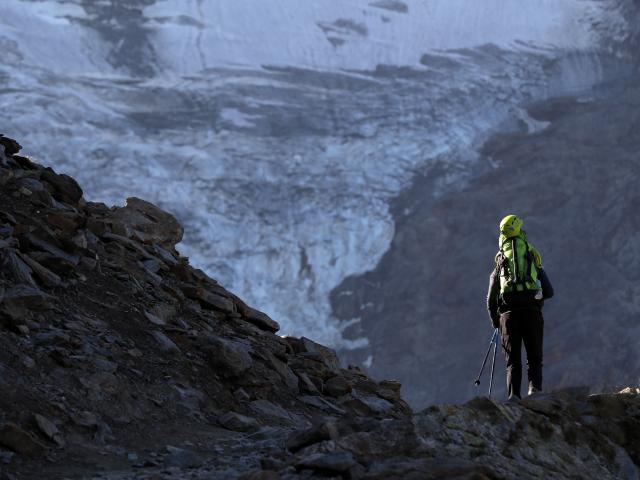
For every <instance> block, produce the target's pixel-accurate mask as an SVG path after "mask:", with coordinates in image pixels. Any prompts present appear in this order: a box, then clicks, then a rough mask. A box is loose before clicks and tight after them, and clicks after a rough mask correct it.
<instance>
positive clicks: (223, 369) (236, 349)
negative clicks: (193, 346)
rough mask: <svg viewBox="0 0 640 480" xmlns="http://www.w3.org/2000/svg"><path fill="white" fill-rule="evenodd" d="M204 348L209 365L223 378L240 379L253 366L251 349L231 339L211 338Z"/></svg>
mask: <svg viewBox="0 0 640 480" xmlns="http://www.w3.org/2000/svg"><path fill="white" fill-rule="evenodd" d="M207 340H208V341H209V345H208V346H206V347H204V348H203V351H204V352H205V355H206V357H207V359H208V361H209V364H210V365H211V366H212V367H213V369H214V371H215V373H216V374H218V375H220V376H221V377H238V376H240V375H242V374H243V373H244V372H246V371H247V370H249V369H250V368H251V367H252V366H253V360H252V358H251V355H250V354H249V352H250V347H249V346H248V345H245V344H244V343H240V342H236V341H233V340H230V339H226V338H221V337H215V336H210V337H208V339H207Z"/></svg>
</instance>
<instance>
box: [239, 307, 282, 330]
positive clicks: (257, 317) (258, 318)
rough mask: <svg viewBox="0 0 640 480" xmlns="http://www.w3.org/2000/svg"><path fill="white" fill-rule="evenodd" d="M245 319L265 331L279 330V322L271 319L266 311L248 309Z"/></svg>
mask: <svg viewBox="0 0 640 480" xmlns="http://www.w3.org/2000/svg"><path fill="white" fill-rule="evenodd" d="M245 319H246V320H247V321H248V322H249V323H252V324H254V325H255V326H256V327H258V328H259V329H261V330H265V331H267V332H272V333H276V332H277V331H278V330H280V324H279V323H278V322H276V321H275V320H272V319H271V318H270V317H269V316H268V315H267V314H266V313H263V312H261V311H259V310H255V309H253V308H250V309H249V312H248V315H247V316H245Z"/></svg>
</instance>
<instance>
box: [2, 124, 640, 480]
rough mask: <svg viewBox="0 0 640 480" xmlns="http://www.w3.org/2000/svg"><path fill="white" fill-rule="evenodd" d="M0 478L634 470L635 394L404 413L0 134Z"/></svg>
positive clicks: (161, 222)
mask: <svg viewBox="0 0 640 480" xmlns="http://www.w3.org/2000/svg"><path fill="white" fill-rule="evenodd" d="M0 145H1V147H0V265H1V269H0V345H1V346H2V348H0V389H1V391H2V395H0V478H1V479H3V480H4V479H7V480H13V479H16V478H20V479H22V478H25V479H29V478H95V479H105V480H106V479H131V478H140V479H142V478H148V479H151V478H153V479H157V478H167V479H169V478H171V479H181V478H203V479H204V478H244V479H276V478H283V479H287V478H291V479H295V478H316V477H318V478H319V477H322V478H326V477H333V478H380V479H382V478H385V479H386V478H421V479H422V478H458V479H463V478H468V479H471V478H475V479H487V478H489V479H493V478H496V479H498V478H505V479H507V478H540V477H541V476H547V477H549V478H638V469H637V465H638V464H640V450H639V445H640V438H639V437H638V435H639V434H638V432H640V429H639V428H638V427H640V395H639V391H638V390H632V389H630V390H628V391H626V392H624V393H621V394H611V395H594V396H589V395H588V392H587V391H586V390H584V389H569V390H563V391H560V392H555V393H552V394H539V395H536V396H534V397H530V398H528V399H525V400H523V401H522V402H521V404H519V405H503V404H501V403H500V402H496V401H494V400H491V399H487V398H482V397H479V398H476V399H474V400H472V401H471V402H469V403H467V404H465V405H460V406H450V405H444V406H436V407H431V408H429V409H427V410H425V411H423V412H420V413H417V414H413V413H412V412H411V410H410V408H409V407H408V406H407V404H406V403H405V402H404V401H403V400H402V399H401V397H400V384H399V383H398V382H396V381H381V382H377V381H375V380H373V379H372V378H370V377H369V376H367V375H366V374H365V373H364V372H363V371H361V370H360V369H358V368H355V367H349V368H342V367H341V364H340V362H339V360H338V358H337V356H336V355H335V353H334V352H333V351H332V350H331V349H329V348H327V347H324V346H322V345H320V344H318V343H316V342H313V341H312V340H310V339H308V338H304V337H303V338H292V337H285V338H282V337H279V336H278V335H276V334H275V333H276V332H277V331H278V324H277V322H275V321H274V320H272V319H271V318H269V317H268V316H267V315H266V314H264V313H262V312H260V311H258V310H256V309H254V308H252V307H250V306H248V305H247V304H246V303H244V302H243V301H242V300H241V299H240V298H238V297H237V296H236V295H234V294H233V293H231V292H229V291H227V290H226V289H225V288H224V287H222V286H221V285H219V284H218V283H217V282H216V281H215V280H213V279H211V278H209V277H208V276H207V275H205V274H204V273H203V272H202V271H200V270H198V269H195V268H193V267H191V266H190V265H189V264H188V260H187V259H186V258H184V257H181V256H180V255H179V253H178V252H177V251H176V248H175V246H176V244H177V243H178V242H179V241H180V239H181V238H182V234H183V230H182V227H181V226H180V224H179V223H178V222H177V221H176V220H175V218H174V217H173V216H172V215H171V214H169V213H167V212H164V211H162V210H161V209H159V208H158V207H156V206H154V205H152V204H150V203H148V202H145V201H144V200H141V199H137V198H130V199H128V200H127V204H126V206H124V207H111V208H109V207H107V206H106V205H104V204H100V203H94V202H86V201H85V200H84V199H83V192H82V189H81V187H80V186H79V185H78V184H77V183H76V181H75V180H74V179H73V178H71V177H69V176H67V175H64V174H57V173H56V172H54V171H53V170H52V169H50V168H45V167H43V166H40V165H38V164H36V163H34V162H33V161H32V160H30V159H29V158H26V157H22V156H20V155H18V153H19V151H20V145H19V144H18V143H17V142H16V141H14V140H11V139H9V138H6V137H3V136H0Z"/></svg>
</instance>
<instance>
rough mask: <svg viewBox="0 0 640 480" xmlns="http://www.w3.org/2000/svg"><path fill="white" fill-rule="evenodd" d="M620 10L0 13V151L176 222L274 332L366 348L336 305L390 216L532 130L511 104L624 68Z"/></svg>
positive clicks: (312, 4) (65, 8)
mask: <svg viewBox="0 0 640 480" xmlns="http://www.w3.org/2000/svg"><path fill="white" fill-rule="evenodd" d="M619 7H620V3H619V2H614V1H613V0H612V1H611V2H607V1H601V0H593V1H588V0H563V1H562V2H557V1H556V0H531V1H528V2H521V1H520V0H485V1H483V2H475V1H471V0H446V1H445V0H431V1H400V0H349V1H346V0H314V1H305V2H301V1H299V0H270V1H268V2H266V1H262V0H260V1H259V0H234V1H222V0H219V1H218V0H211V1H202V0H155V1H154V0H130V1H128V2H118V1H116V0H112V1H102V2H93V1H90V0H65V1H63V0H38V1H35V0H34V1H32V0H5V2H3V6H2V8H3V15H2V17H0V51H2V60H1V61H0V105H1V106H2V108H3V110H4V112H5V115H4V116H3V120H2V122H1V123H0V125H1V129H0V130H1V131H3V132H4V133H7V134H9V135H11V136H13V137H16V138H19V139H20V140H21V141H22V142H23V143H24V144H25V145H26V146H27V148H28V149H29V150H28V151H27V153H32V154H34V155H35V156H37V157H42V158H41V160H42V161H43V162H47V163H51V164H53V165H54V166H55V167H56V168H57V169H59V170H62V171H66V172H69V173H70V174H72V175H74V176H75V177H77V178H78V179H79V180H80V181H81V182H82V184H83V185H84V186H85V187H86V188H87V190H88V191H87V194H88V197H89V198H91V199H94V200H100V201H105V202H107V203H122V202H123V201H124V197H125V195H136V196H140V197H144V198H147V199H149V200H151V201H153V202H156V203H158V204H160V205H162V206H163V207H165V208H167V209H168V210H171V211H173V212H175V213H176V214H177V215H178V216H179V217H180V218H181V220H182V221H183V223H184V224H185V227H186V231H187V233H186V236H185V241H184V243H183V245H182V247H181V251H183V252H184V253H185V254H187V255H189V256H190V257H191V258H192V261H193V262H194V263H195V264H197V265H199V266H201V267H202V268H203V269H205V270H207V271H208V272H209V273H211V274H212V275H213V276H214V277H216V278H218V279H219V280H220V281H221V282H223V283H225V284H226V285H228V286H229V288H231V289H232V290H234V291H236V292H238V293H240V294H242V295H243V296H244V297H245V298H246V299H247V301H249V302H250V303H251V304H253V305H255V306H256V307H258V308H261V309H263V310H265V311H266V312H268V313H269V314H271V315H272V316H274V318H277V319H278V320H279V321H280V322H281V323H282V325H283V333H292V334H298V335H300V334H305V335H308V336H313V337H315V338H316V339H318V340H320V341H324V342H327V343H330V344H333V345H335V346H349V345H350V344H351V345H358V344H360V345H362V344H363V343H366V341H367V340H366V338H361V339H359V340H352V341H350V342H351V343H349V342H346V341H345V340H343V338H342V335H341V330H342V329H343V328H344V324H343V325H340V324H338V323H337V321H335V320H333V319H332V315H331V308H330V304H329V301H328V297H329V293H330V292H331V290H332V289H333V288H334V287H335V286H337V285H338V284H339V283H340V282H341V281H342V280H343V279H344V278H345V277H347V276H349V275H356V274H360V273H363V272H366V271H368V270H370V269H372V268H373V267H374V266H375V265H376V263H377V262H378V260H379V259H380V258H381V256H382V255H383V254H384V252H385V251H386V250H387V248H388V246H389V242H390V241H391V238H392V236H393V232H394V223H393V219H392V217H391V215H390V213H389V210H388V202H389V200H390V199H392V198H393V197H394V196H396V195H397V194H398V193H399V192H400V191H401V190H402V189H403V188H404V187H406V186H407V185H408V183H409V181H410V179H411V177H412V176H413V175H414V174H415V173H416V172H424V171H426V170H428V169H429V168H430V167H431V166H433V165H436V164H437V165H439V167H440V171H443V172H444V174H443V175H442V178H441V180H440V181H439V182H438V187H437V188H442V189H446V188H447V185H449V184H451V183H458V184H459V182H464V181H465V178H466V176H468V175H469V174H470V171H471V170H470V168H469V166H470V165H472V164H473V162H474V161H475V159H476V154H475V150H474V148H475V147H476V146H477V145H479V144H480V143H481V142H482V140H483V139H484V138H486V136H487V135H488V134H489V133H490V132H491V131H493V130H495V129H509V128H514V126H516V125H520V124H521V123H522V122H524V123H525V124H527V125H529V127H530V128H539V126H537V125H535V123H533V122H531V121H530V119H528V118H527V116H526V114H525V113H524V111H523V110H522V108H521V106H522V105H523V104H525V103H527V102H530V101H533V100H536V99H542V98H547V97H549V96H553V95H561V94H563V93H566V92H572V93H575V92H580V91H581V90H583V89H586V88H588V87H589V86H590V85H593V84H594V83H596V82H600V81H602V80H604V79H606V76H607V75H613V74H614V73H615V72H617V71H618V70H620V69H624V68H625V65H626V64H625V58H624V55H623V54H620V53H619V52H616V54H612V53H611V45H612V44H613V43H607V41H608V40H611V41H612V42H614V41H618V40H620V39H624V36H625V35H626V34H627V33H626V32H627V28H628V26H627V23H626V20H625V18H624V14H623V13H624V10H621V9H620V8H619ZM605 46H607V48H608V50H607V48H605ZM611 65H613V68H612V67H611ZM605 67H606V68H605ZM612 72H613V73H612ZM452 159H455V160H452ZM436 193H437V192H436ZM357 320H358V319H357V318H354V321H357Z"/></svg>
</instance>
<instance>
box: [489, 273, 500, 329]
mask: <svg viewBox="0 0 640 480" xmlns="http://www.w3.org/2000/svg"><path fill="white" fill-rule="evenodd" d="M499 292H500V279H499V278H498V270H497V269H496V270H494V271H493V272H492V273H491V276H490V277H489V291H488V293H487V310H488V311H489V318H490V319H491V325H493V328H498V327H499V326H500V314H499V313H498V293H499Z"/></svg>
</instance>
